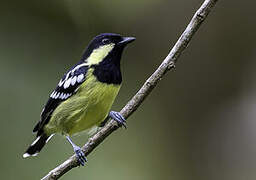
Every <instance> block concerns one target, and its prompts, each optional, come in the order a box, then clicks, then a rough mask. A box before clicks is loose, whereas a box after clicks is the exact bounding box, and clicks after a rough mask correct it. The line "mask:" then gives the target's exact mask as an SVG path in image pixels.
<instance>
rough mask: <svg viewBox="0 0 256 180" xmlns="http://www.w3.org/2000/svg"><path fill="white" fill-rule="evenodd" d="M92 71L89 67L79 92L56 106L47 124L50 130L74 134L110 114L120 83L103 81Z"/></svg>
mask: <svg viewBox="0 0 256 180" xmlns="http://www.w3.org/2000/svg"><path fill="white" fill-rule="evenodd" d="M92 73H93V70H92V69H89V70H88V72H87V75H86V80H85V81H84V82H83V84H82V85H81V86H80V87H79V89H78V91H77V93H76V94H75V95H73V96H71V97H70V98H69V99H67V100H66V101H64V102H63V103H61V104H60V105H59V106H58V107H57V108H56V110H55V111H54V113H53V115H52V118H51V120H50V122H49V123H48V124H47V126H46V129H47V130H48V131H51V133H56V132H61V133H63V134H69V135H72V134H75V133H78V132H81V131H84V130H87V129H89V128H92V127H94V126H95V125H98V124H99V123H100V122H102V121H103V120H104V119H105V118H106V117H107V116H108V113H109V111H110V108H111V106H112V104H113V102H114V100H115V98H116V96H117V94H118V91H119V89H120V85H113V84H106V83H101V82H99V81H98V80H97V79H96V77H95V76H94V75H93V74H92ZM53 131H55V132H53Z"/></svg>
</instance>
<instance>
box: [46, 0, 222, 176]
mask: <svg viewBox="0 0 256 180" xmlns="http://www.w3.org/2000/svg"><path fill="white" fill-rule="evenodd" d="M217 1H218V0H205V1H204V3H203V4H202V5H201V7H200V8H199V9H198V10H197V12H196V13H195V14H194V16H193V18H192V19H191V21H190V23H189V24H188V26H187V28H186V29H185V31H184V32H183V33H182V35H181V36H180V38H179V39H178V41H177V42H176V44H175V45H174V47H173V48H172V50H171V51H170V52H169V54H168V55H167V57H166V58H165V59H164V60H163V62H162V64H161V65H160V66H159V67H158V68H157V70H156V71H155V72H154V73H153V74H152V75H151V76H150V77H149V78H148V79H147V81H146V82H145V83H144V85H143V86H142V87H141V89H140V90H139V91H138V92H137V93H136V95H135V96H134V97H133V98H132V99H131V100H130V101H129V102H128V103H127V104H126V105H125V107H124V108H123V109H122V110H121V114H122V115H123V116H124V117H125V118H128V117H129V116H130V115H131V114H132V113H133V112H134V111H136V109H137V108H138V107H139V106H140V105H141V103H142V102H143V101H144V100H145V98H146V97H147V96H148V95H149V94H150V92H151V91H152V90H153V89H154V87H155V86H156V85H157V83H158V82H159V81H160V80H161V78H162V77H163V76H164V75H165V73H166V72H167V71H169V70H170V69H173V68H174V67H175V63H176V62H177V60H178V58H179V56H180V55H181V53H182V52H183V51H184V50H185V49H186V47H187V45H188V43H189V42H190V40H191V39H192V37H193V36H194V34H195V32H196V31H197V30H198V28H199V27H200V25H201V24H202V22H203V21H204V20H205V19H206V17H207V15H208V14H209V13H210V11H211V10H212V8H213V7H214V5H215V4H216V2H217ZM117 129H118V126H117V123H116V122H115V121H114V120H111V121H110V122H109V123H108V124H106V125H105V127H103V128H102V129H101V130H100V131H99V132H98V133H96V134H95V135H94V136H93V137H92V138H90V139H89V140H88V142H87V143H86V144H85V145H84V146H83V147H82V150H83V152H84V153H85V155H86V156H88V155H89V154H90V153H91V152H92V151H93V150H94V149H95V148H96V147H97V146H98V145H99V144H100V143H101V142H102V141H103V140H104V139H105V138H107V137H108V136H109V135H110V134H111V133H112V132H114V131H115V130H117ZM77 166H79V164H78V162H77V160H76V156H75V155H73V156H72V157H70V158H69V159H67V160H66V161H65V162H64V163H62V164H61V165H59V166H58V167H56V168H55V169H53V170H52V171H50V172H49V173H48V174H47V175H46V176H45V177H43V178H42V179H41V180H56V179H59V178H60V177H61V176H62V175H64V174H65V173H66V172H68V171H69V170H71V169H72V168H74V167H77Z"/></svg>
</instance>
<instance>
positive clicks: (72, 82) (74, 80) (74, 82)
mask: <svg viewBox="0 0 256 180" xmlns="http://www.w3.org/2000/svg"><path fill="white" fill-rule="evenodd" d="M76 79H77V77H76V76H74V77H73V78H72V81H71V85H72V86H74V85H75V84H76Z"/></svg>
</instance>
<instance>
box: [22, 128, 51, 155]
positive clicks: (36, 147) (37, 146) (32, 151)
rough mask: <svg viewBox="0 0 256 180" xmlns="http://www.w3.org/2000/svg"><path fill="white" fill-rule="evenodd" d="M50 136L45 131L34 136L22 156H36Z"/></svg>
mask: <svg viewBox="0 0 256 180" xmlns="http://www.w3.org/2000/svg"><path fill="white" fill-rule="evenodd" d="M51 137H52V135H51V136H47V135H46V134H45V133H42V134H41V135H40V136H38V137H37V138H36V140H35V141H34V142H33V143H32V144H31V145H30V146H29V147H28V149H27V150H26V152H25V153H24V154H23V157H24V158H26V157H29V156H36V155H37V154H38V153H39V152H40V151H41V149H42V148H43V147H44V145H45V144H46V143H47V142H48V141H49V140H50V138H51Z"/></svg>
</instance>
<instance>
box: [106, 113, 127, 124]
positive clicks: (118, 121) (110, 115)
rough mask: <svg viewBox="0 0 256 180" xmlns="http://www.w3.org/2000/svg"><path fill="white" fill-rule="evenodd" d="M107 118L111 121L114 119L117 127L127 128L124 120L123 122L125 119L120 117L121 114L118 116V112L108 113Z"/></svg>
mask: <svg viewBox="0 0 256 180" xmlns="http://www.w3.org/2000/svg"><path fill="white" fill-rule="evenodd" d="M109 117H111V118H112V119H114V120H115V121H116V122H117V123H118V125H119V126H120V127H121V126H123V127H124V128H127V125H126V120H125V118H124V117H123V116H122V114H120V113H119V112H116V111H110V113H109Z"/></svg>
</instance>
